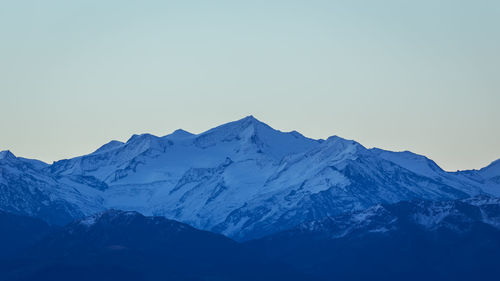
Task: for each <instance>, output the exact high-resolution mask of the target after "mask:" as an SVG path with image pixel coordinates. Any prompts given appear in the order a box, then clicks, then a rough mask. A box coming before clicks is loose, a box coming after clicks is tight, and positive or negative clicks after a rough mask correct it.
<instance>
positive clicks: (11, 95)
mask: <svg viewBox="0 0 500 281" xmlns="http://www.w3.org/2000/svg"><path fill="white" fill-rule="evenodd" d="M0 4H1V6H0V43H1V44H0V97H1V100H0V102H1V103H0V108H1V109H0V150H1V149H10V150H11V151H13V152H14V153H15V154H16V155H19V156H24V157H33V158H39V159H42V160H45V161H47V162H52V161H53V160H57V159H61V158H68V157H73V156H76V155H81V154H85V153H89V152H91V151H93V150H94V149H96V148H97V147H99V146H100V145H102V144H103V143H105V142H107V141H109V140H111V139H118V140H126V139H128V138H129V137H130V135H131V134H133V133H144V132H149V133H153V134H157V135H165V134H167V133H170V132H171V131H173V130H175V129H177V128H183V129H186V130H189V131H192V132H194V133H199V132H202V131H204V130H206V129H208V128H211V127H213V126H215V125H218V124H221V123H224V122H228V121H232V120H235V119H239V118H241V117H244V116H246V115H249V114H253V115H254V116H255V117H257V118H258V119H260V120H261V121H264V122H266V123H268V124H269V125H271V126H273V127H275V128H276V129H280V130H284V131H289V130H297V131H299V132H302V133H303V134H304V135H306V136H309V137H314V138H326V137H328V136H330V135H339V136H342V137H345V138H350V139H355V140H357V141H359V142H361V143H362V144H363V145H365V146H367V147H372V146H377V147H381V148H385V149H391V150H412V151H414V152H416V153H420V154H424V155H426V156H428V157H430V158H432V159H434V160H435V161H436V162H437V163H438V164H439V165H441V166H442V167H443V168H445V169H447V170H456V169H468V168H480V167H483V166H485V165H487V164H488V163H490V162H491V161H493V160H494V159H497V158H500V125H499V124H500V1H496V0H495V1H481V0H476V1H459V0H448V1H439V0H419V1H404V0H399V1H368V0H367V1H356V0H350V1H332V0H330V1H312V0H309V1H291V0H289V1H271V0H267V1H65V0H64V1H0Z"/></svg>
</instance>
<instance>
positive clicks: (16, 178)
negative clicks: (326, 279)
mask: <svg viewBox="0 0 500 281" xmlns="http://www.w3.org/2000/svg"><path fill="white" fill-rule="evenodd" d="M499 163H500V162H498V161H496V162H494V163H492V164H491V165H490V166H488V167H486V168H483V169H481V170H474V171H462V172H453V173H452V172H446V171H444V170H442V169H441V168H440V167H439V166H438V165H436V163H434V162H433V161H432V160H430V159H428V158H426V157H424V156H421V155H417V154H414V153H411V152H407V151H406V152H391V151H385V150H381V149H376V148H374V149H367V148H365V147H363V146H362V145H361V144H359V143H357V142H355V141H352V140H346V139H343V138H340V137H337V136H333V137H330V138H328V139H326V140H315V139H310V138H307V137H304V136H303V135H301V134H300V133H298V132H295V131H294V132H288V133H285V132H280V131H278V130H274V129H273V128H271V127H270V126H268V125H266V124H264V123H262V122H260V121H258V120H257V119H255V118H254V117H252V116H249V117H245V118H243V119H241V120H238V121H234V122H231V123H227V124H224V125H221V126H219V127H216V128H213V129H211V130H208V131H206V132H204V133H201V134H191V133H189V132H186V131H183V130H177V131H175V132H173V133H172V134H169V135H166V136H163V137H157V136H153V135H150V134H142V135H134V136H132V137H131V138H130V139H129V140H128V141H127V142H125V143H123V142H119V141H111V142H109V143H107V144H105V145H103V146H102V147H100V148H99V149H97V150H96V151H94V152H93V153H90V154H87V155H83V156H80V157H75V158H72V159H66V160H61V161H57V162H54V163H53V164H51V165H48V164H45V163H43V162H41V161H37V160H30V159H25V158H20V157H16V156H14V155H13V154H12V153H10V152H9V151H3V152H1V153H0V209H1V210H4V211H8V212H12V213H15V214H19V215H26V216H31V217H36V218H40V219H42V220H44V221H46V222H48V223H49V224H55V225H64V224H66V223H68V222H71V221H74V220H76V219H79V218H83V217H85V216H91V215H93V214H96V213H99V212H102V211H105V210H109V209H119V210H126V211H137V212H139V213H141V214H143V215H148V216H161V217H165V218H168V219H173V220H176V221H180V222H183V223H186V224H188V225H190V226H192V227H196V228H198V229H202V230H207V231H212V232H215V233H219V234H223V235H225V236H228V237H231V238H232V239H235V240H237V241H247V240H251V239H256V238H260V237H264V236H267V235H270V234H274V233H278V232H280V231H283V230H287V229H290V228H292V227H295V226H296V225H299V224H301V223H304V222H307V221H316V220H319V219H323V218H325V217H332V216H336V215H339V214H342V213H346V212H350V211H358V210H363V209H366V208H369V207H372V206H374V205H377V204H392V203H397V202H400V201H407V200H415V199H420V200H456V199H462V198H468V197H471V196H476V195H493V196H495V195H499V194H500V164H499Z"/></svg>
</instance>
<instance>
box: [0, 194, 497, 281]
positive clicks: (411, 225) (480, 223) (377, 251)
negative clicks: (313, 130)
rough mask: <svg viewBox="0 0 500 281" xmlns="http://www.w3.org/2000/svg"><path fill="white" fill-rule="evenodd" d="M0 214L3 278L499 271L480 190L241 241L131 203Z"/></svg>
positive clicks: (492, 216) (492, 203)
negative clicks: (54, 219)
mask: <svg viewBox="0 0 500 281" xmlns="http://www.w3.org/2000/svg"><path fill="white" fill-rule="evenodd" d="M0 224H1V227H2V228H1V229H2V231H1V232H0V233H1V235H2V236H1V237H0V238H1V239H0V246H2V247H5V246H6V245H10V249H11V251H10V253H9V254H8V255H4V256H2V257H0V273H2V274H0V280H2V281H3V280H6V281H7V280H9V281H10V280H367V279H369V280H402V279H404V280H476V279H481V280H496V279H497V278H498V274H500V268H499V267H498V260H499V258H500V200H499V199H498V198H493V197H489V196H477V197H473V198H468V199H462V200H452V201H424V200H414V201H403V202H398V203H394V204H378V205H376V206H373V207H371V208H368V209H366V210H362V211H354V212H347V213H344V214H341V215H338V216H332V217H326V218H323V219H321V220H316V221H308V222H304V223H302V224H300V225H297V226H295V227H293V228H291V229H289V230H286V231H282V232H279V233H275V234H272V235H269V236H266V237H264V238H261V239H257V240H252V241H247V242H242V243H241V242H240V243H239V242H236V241H234V240H231V239H230V238H226V237H224V236H222V235H219V234H215V233H211V232H207V231H201V230H197V229H195V228H193V227H191V226H189V225H186V224H183V223H180V222H177V221H172V220H168V219H165V218H163V217H146V216H143V215H141V214H139V213H137V212H133V211H118V210H108V211H105V212H102V213H98V214H95V215H92V216H89V217H85V218H83V219H80V220H77V221H74V222H72V223H70V224H68V225H66V226H64V227H50V226H48V225H47V224H45V223H44V222H42V221H41V220H38V219H33V218H28V217H20V216H18V215H14V214H9V213H2V214H1V215H0ZM9 233H10V234H9ZM12 233H18V234H20V235H17V236H15V235H11V234H12ZM23 233H24V235H23Z"/></svg>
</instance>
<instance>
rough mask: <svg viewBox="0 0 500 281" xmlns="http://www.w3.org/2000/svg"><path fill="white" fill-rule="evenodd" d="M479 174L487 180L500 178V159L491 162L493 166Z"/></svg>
mask: <svg viewBox="0 0 500 281" xmlns="http://www.w3.org/2000/svg"><path fill="white" fill-rule="evenodd" d="M479 173H481V175H482V176H483V177H484V178H486V179H491V178H495V177H498V178H500V159H498V160H495V161H493V162H491V164H489V165H488V166H486V167H484V168H482V169H481V170H479ZM499 182H500V181H499Z"/></svg>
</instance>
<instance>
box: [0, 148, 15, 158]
mask: <svg viewBox="0 0 500 281" xmlns="http://www.w3.org/2000/svg"><path fill="white" fill-rule="evenodd" d="M3 159H16V156H15V155H14V154H13V153H12V152H10V150H3V151H0V160H3Z"/></svg>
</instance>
